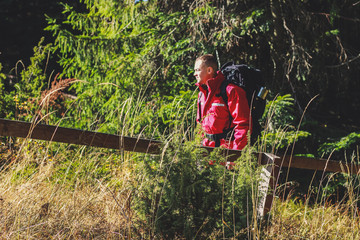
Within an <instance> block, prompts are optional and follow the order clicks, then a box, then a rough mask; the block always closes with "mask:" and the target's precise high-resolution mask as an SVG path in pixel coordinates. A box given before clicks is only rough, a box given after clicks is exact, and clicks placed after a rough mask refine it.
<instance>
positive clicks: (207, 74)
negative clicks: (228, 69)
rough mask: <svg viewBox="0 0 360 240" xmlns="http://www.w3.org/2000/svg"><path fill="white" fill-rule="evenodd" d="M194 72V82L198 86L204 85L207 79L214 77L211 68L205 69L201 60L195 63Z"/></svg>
mask: <svg viewBox="0 0 360 240" xmlns="http://www.w3.org/2000/svg"><path fill="white" fill-rule="evenodd" d="M194 70H195V73H194V76H195V78H196V82H197V83H198V84H200V85H203V84H205V83H206V82H207V80H208V79H210V78H212V77H214V69H213V68H212V67H207V66H206V65H205V64H204V63H203V61H201V60H198V61H196V62H195V67H194Z"/></svg>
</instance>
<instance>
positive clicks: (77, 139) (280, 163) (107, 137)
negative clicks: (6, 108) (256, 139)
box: [0, 118, 360, 216]
mask: <svg viewBox="0 0 360 240" xmlns="http://www.w3.org/2000/svg"><path fill="white" fill-rule="evenodd" d="M0 136H10V137H21V138H31V139H38V140H45V141H53V142H61V143H68V144H77V145H87V146H93V147H101V148H110V149H119V150H125V151H131V152H141V153H149V154H159V153H161V149H162V148H161V145H162V142H160V141H156V140H150V139H143V138H133V137H126V136H120V135H114V134H106V133H99V132H92V131H84V130H79V129H71V128H64V127H59V126H51V125H45V124H35V123H28V122H23V121H14V120H8V119H1V118H0ZM201 148H204V149H206V150H207V152H208V153H210V152H211V151H213V150H214V148H210V147H201ZM222 153H223V155H224V156H227V157H228V160H229V161H234V160H236V159H237V158H238V157H239V156H241V151H238V150H229V149H223V150H222ZM256 155H257V158H258V162H259V164H260V165H263V166H264V167H263V169H262V173H261V181H260V185H259V190H260V192H261V193H262V194H259V201H258V208H257V209H258V215H259V216H263V215H264V214H265V213H267V212H268V211H269V210H270V208H271V205H272V201H273V197H274V193H275V189H276V184H277V179H278V177H279V173H280V168H281V167H288V168H300V169H309V170H319V171H330V172H344V173H349V174H359V172H360V165H357V164H354V163H346V162H340V161H334V160H327V159H319V158H308V157H297V156H288V155H284V156H275V155H273V154H269V153H256Z"/></svg>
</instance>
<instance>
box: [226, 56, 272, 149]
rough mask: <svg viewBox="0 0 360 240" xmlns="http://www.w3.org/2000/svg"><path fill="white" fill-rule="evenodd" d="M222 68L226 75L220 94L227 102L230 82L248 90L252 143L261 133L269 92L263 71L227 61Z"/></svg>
mask: <svg viewBox="0 0 360 240" xmlns="http://www.w3.org/2000/svg"><path fill="white" fill-rule="evenodd" d="M220 70H221V72H222V73H223V74H224V76H225V80H224V82H223V83H222V84H221V86H220V95H221V97H222V98H223V99H224V101H225V103H226V104H227V102H228V96H227V94H226V87H227V86H228V85H229V84H230V83H232V84H235V85H237V86H239V87H241V88H243V89H244V90H245V92H246V98H247V100H248V104H249V108H250V109H251V119H252V134H251V143H254V142H255V141H256V140H257V137H258V136H259V135H260V133H261V126H260V123H259V119H260V118H261V117H262V115H263V114H264V111H265V105H266V100H265V99H266V95H267V93H268V90H266V88H265V87H264V80H263V78H262V74H261V71H260V70H259V69H256V68H252V67H249V66H247V65H245V64H240V65H236V64H234V62H228V63H226V64H225V65H223V66H222V67H221V69H220Z"/></svg>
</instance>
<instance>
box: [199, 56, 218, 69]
mask: <svg viewBox="0 0 360 240" xmlns="http://www.w3.org/2000/svg"><path fill="white" fill-rule="evenodd" d="M196 61H202V62H203V63H204V64H205V65H206V66H207V67H212V68H213V69H214V71H217V69H218V64H217V61H216V58H215V57H214V55H212V54H205V55H202V56H200V57H198V58H197V59H196Z"/></svg>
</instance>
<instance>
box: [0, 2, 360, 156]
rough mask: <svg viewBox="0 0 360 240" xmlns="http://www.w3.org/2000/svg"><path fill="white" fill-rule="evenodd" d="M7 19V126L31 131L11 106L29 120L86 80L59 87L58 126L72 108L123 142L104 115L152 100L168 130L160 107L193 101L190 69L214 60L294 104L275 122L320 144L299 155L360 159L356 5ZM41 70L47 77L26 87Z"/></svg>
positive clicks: (80, 6) (39, 13) (92, 9)
mask: <svg viewBox="0 0 360 240" xmlns="http://www.w3.org/2000/svg"><path fill="white" fill-rule="evenodd" d="M0 9H1V10H0V13H1V14H0V29H1V38H0V52H1V54H0V63H1V64H2V70H1V72H2V73H3V74H4V77H3V80H2V83H3V90H2V93H3V99H2V106H3V107H2V109H1V115H2V117H9V118H14V117H16V118H20V119H21V118H22V119H25V120H26V119H31V117H32V116H33V115H32V114H30V110H27V111H26V113H25V110H24V107H23V108H22V109H19V108H18V109H16V108H17V107H16V106H15V105H12V103H11V99H13V98H14V96H17V97H19V98H20V100H19V101H20V103H19V105H21V103H22V104H23V105H27V108H28V109H31V108H32V106H30V105H31V103H32V104H33V103H35V102H36V101H39V99H41V94H42V93H44V92H45V91H46V90H48V89H50V88H51V86H52V85H54V84H55V82H56V81H58V82H59V80H60V79H80V80H84V81H86V82H87V84H82V83H74V84H70V82H71V81H68V82H69V83H67V85H66V84H65V82H63V84H64V89H66V90H64V91H63V92H62V93H63V95H62V96H60V95H59V96H57V99H55V100H54V103H53V104H50V107H53V108H54V109H55V110H56V111H57V114H58V115H57V117H58V118H59V117H62V116H63V115H64V109H66V108H67V106H70V105H71V106H74V105H75V106H76V107H74V108H73V109H74V112H72V111H71V110H70V111H67V114H68V116H70V119H72V120H69V121H67V122H66V121H64V124H68V125H69V126H74V127H81V128H88V127H89V126H93V121H94V118H93V117H94V116H97V118H98V120H97V121H98V125H97V127H99V128H100V129H102V130H104V131H110V132H111V131H115V130H114V129H116V127H115V126H116V124H117V122H116V121H115V122H114V121H113V119H111V117H109V116H107V115H108V114H107V113H108V112H109V111H111V110H112V109H115V108H116V106H117V103H118V102H119V101H121V100H122V99H126V97H128V96H129V94H130V95H131V94H135V95H136V94H138V93H140V92H142V91H145V92H144V96H145V97H146V102H148V103H149V102H152V103H154V104H155V105H156V106H157V107H156V109H155V112H156V113H157V116H151V117H150V119H151V118H152V120H154V121H155V120H156V121H160V123H159V124H160V125H162V126H163V129H166V127H167V124H168V123H169V121H168V120H169V119H166V118H171V116H170V115H171V114H170V115H169V114H168V113H164V106H166V107H171V105H170V104H169V103H170V102H171V99H173V98H174V97H185V98H191V99H193V100H194V97H193V95H191V94H190V92H192V91H194V90H195V86H194V79H193V77H192V73H193V72H192V71H193V70H192V68H193V64H194V59H195V58H196V57H197V56H199V55H201V54H203V53H212V54H216V55H217V56H218V57H219V59H220V61H221V63H225V62H226V61H229V60H235V61H236V62H245V63H247V64H249V65H252V66H255V67H257V68H260V69H261V70H262V72H263V74H264V77H265V79H266V85H267V87H268V88H269V89H270V90H271V94H270V97H269V99H268V100H269V101H270V100H271V101H272V100H274V99H278V101H279V98H277V97H278V96H285V95H286V96H288V98H283V101H291V107H290V108H291V109H290V108H288V109H287V108H286V107H284V106H285V105H286V104H285V105H284V104H283V107H281V106H282V105H281V104H280V105H279V106H278V109H282V110H283V111H280V112H281V114H284V115H283V117H281V114H280V113H279V114H280V115H279V116H280V117H278V119H277V120H276V121H278V122H279V121H280V122H281V120H280V119H287V120H286V121H287V122H286V121H285V120H284V121H285V122H283V123H284V124H285V125H286V124H288V125H292V126H293V127H296V126H297V124H298V122H296V121H300V119H302V123H301V129H302V130H304V131H305V132H307V133H310V135H311V136H312V137H310V138H309V136H308V135H307V137H306V141H305V143H307V146H306V144H305V143H304V145H303V147H302V148H301V150H300V152H301V151H302V152H303V153H304V152H306V153H311V154H315V152H317V154H319V149H322V150H321V151H324V148H326V147H324V146H325V145H326V144H330V145H329V147H332V148H334V147H335V148H336V147H338V148H342V147H341V144H340V143H343V145H346V147H350V146H351V147H352V148H353V147H354V146H356V144H354V142H355V143H356V142H358V141H359V140H358V138H359V137H358V136H359V135H358V133H359V131H360V121H359V119H360V111H359V109H360V94H359V90H360V78H359V71H358V69H359V64H360V48H359V30H360V19H359V14H358V13H359V12H360V11H359V10H360V3H359V2H357V1H351V0H346V1H330V0H318V1H278V0H272V1H260V0H253V1H243V2H241V3H239V2H237V1H227V0H217V1H212V2H210V1H186V0H176V1H166V0H159V1H138V2H137V3H136V4H135V3H134V2H132V1H125V2H122V1H107V2H102V1H99V2H97V1H90V0H88V1H77V2H76V1H44V0H31V1H21V0H7V1H6V0H3V1H1V2H0ZM45 29H46V30H45ZM41 39H42V40H41ZM34 47H35V49H34ZM45 51H46V53H45ZM31 58H32V60H31ZM35 69H37V74H38V75H39V76H40V75H41V77H36V78H34V79H32V80H30V81H29V80H25V78H26V77H29V78H31V77H30V76H32V77H34V76H35V75H36V74H35ZM29 71H30V72H31V71H32V72H31V73H30V72H29ZM41 71H42V72H41ZM57 74H59V75H57ZM55 76H57V78H56V77H55ZM24 81H27V83H26V84H25V83H24ZM29 83H30V84H29ZM102 83H110V84H113V85H116V86H118V87H117V88H114V87H111V86H110V85H107V86H106V87H104V86H103V85H102ZM22 84H23V85H22ZM51 84H52V85H51ZM25 85H26V87H25ZM65 85H66V86H65ZM70 85H71V87H69V86H70ZM287 94H289V95H287ZM5 95H6V96H7V97H5ZM190 95H191V97H190ZM10 96H11V97H10ZM34 99H38V100H36V101H35V100H34ZM74 99H76V100H75V101H76V104H74V103H73V102H72V103H71V101H73V100H74ZM79 99H80V100H79ZM284 99H288V100H284ZM312 99H313V100H312ZM280 100H281V99H280ZM55 102H56V104H55ZM272 102H273V101H272ZM309 103H310V104H309ZM35 105H36V104H35ZM79 109H81V112H82V113H79ZM99 109H102V110H99ZM304 112H305V115H304V118H302V115H303V113H304ZM21 113H22V114H21ZM284 116H285V117H284ZM55 119H56V118H54V119H53V121H55ZM84 119H87V120H84ZM159 119H160V120H159ZM110 122H113V125H111V124H110ZM145 122H146V121H145ZM145 122H143V123H142V124H145ZM264 123H265V120H264ZM278 125H279V124H278ZM275 126H277V125H276V124H275ZM140 128H141V127H140ZM274 131H275V132H276V130H274ZM150 132H152V131H150ZM350 134H352V135H350ZM349 136H350V137H349ZM324 144H325V145H324ZM321 151H320V152H321Z"/></svg>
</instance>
